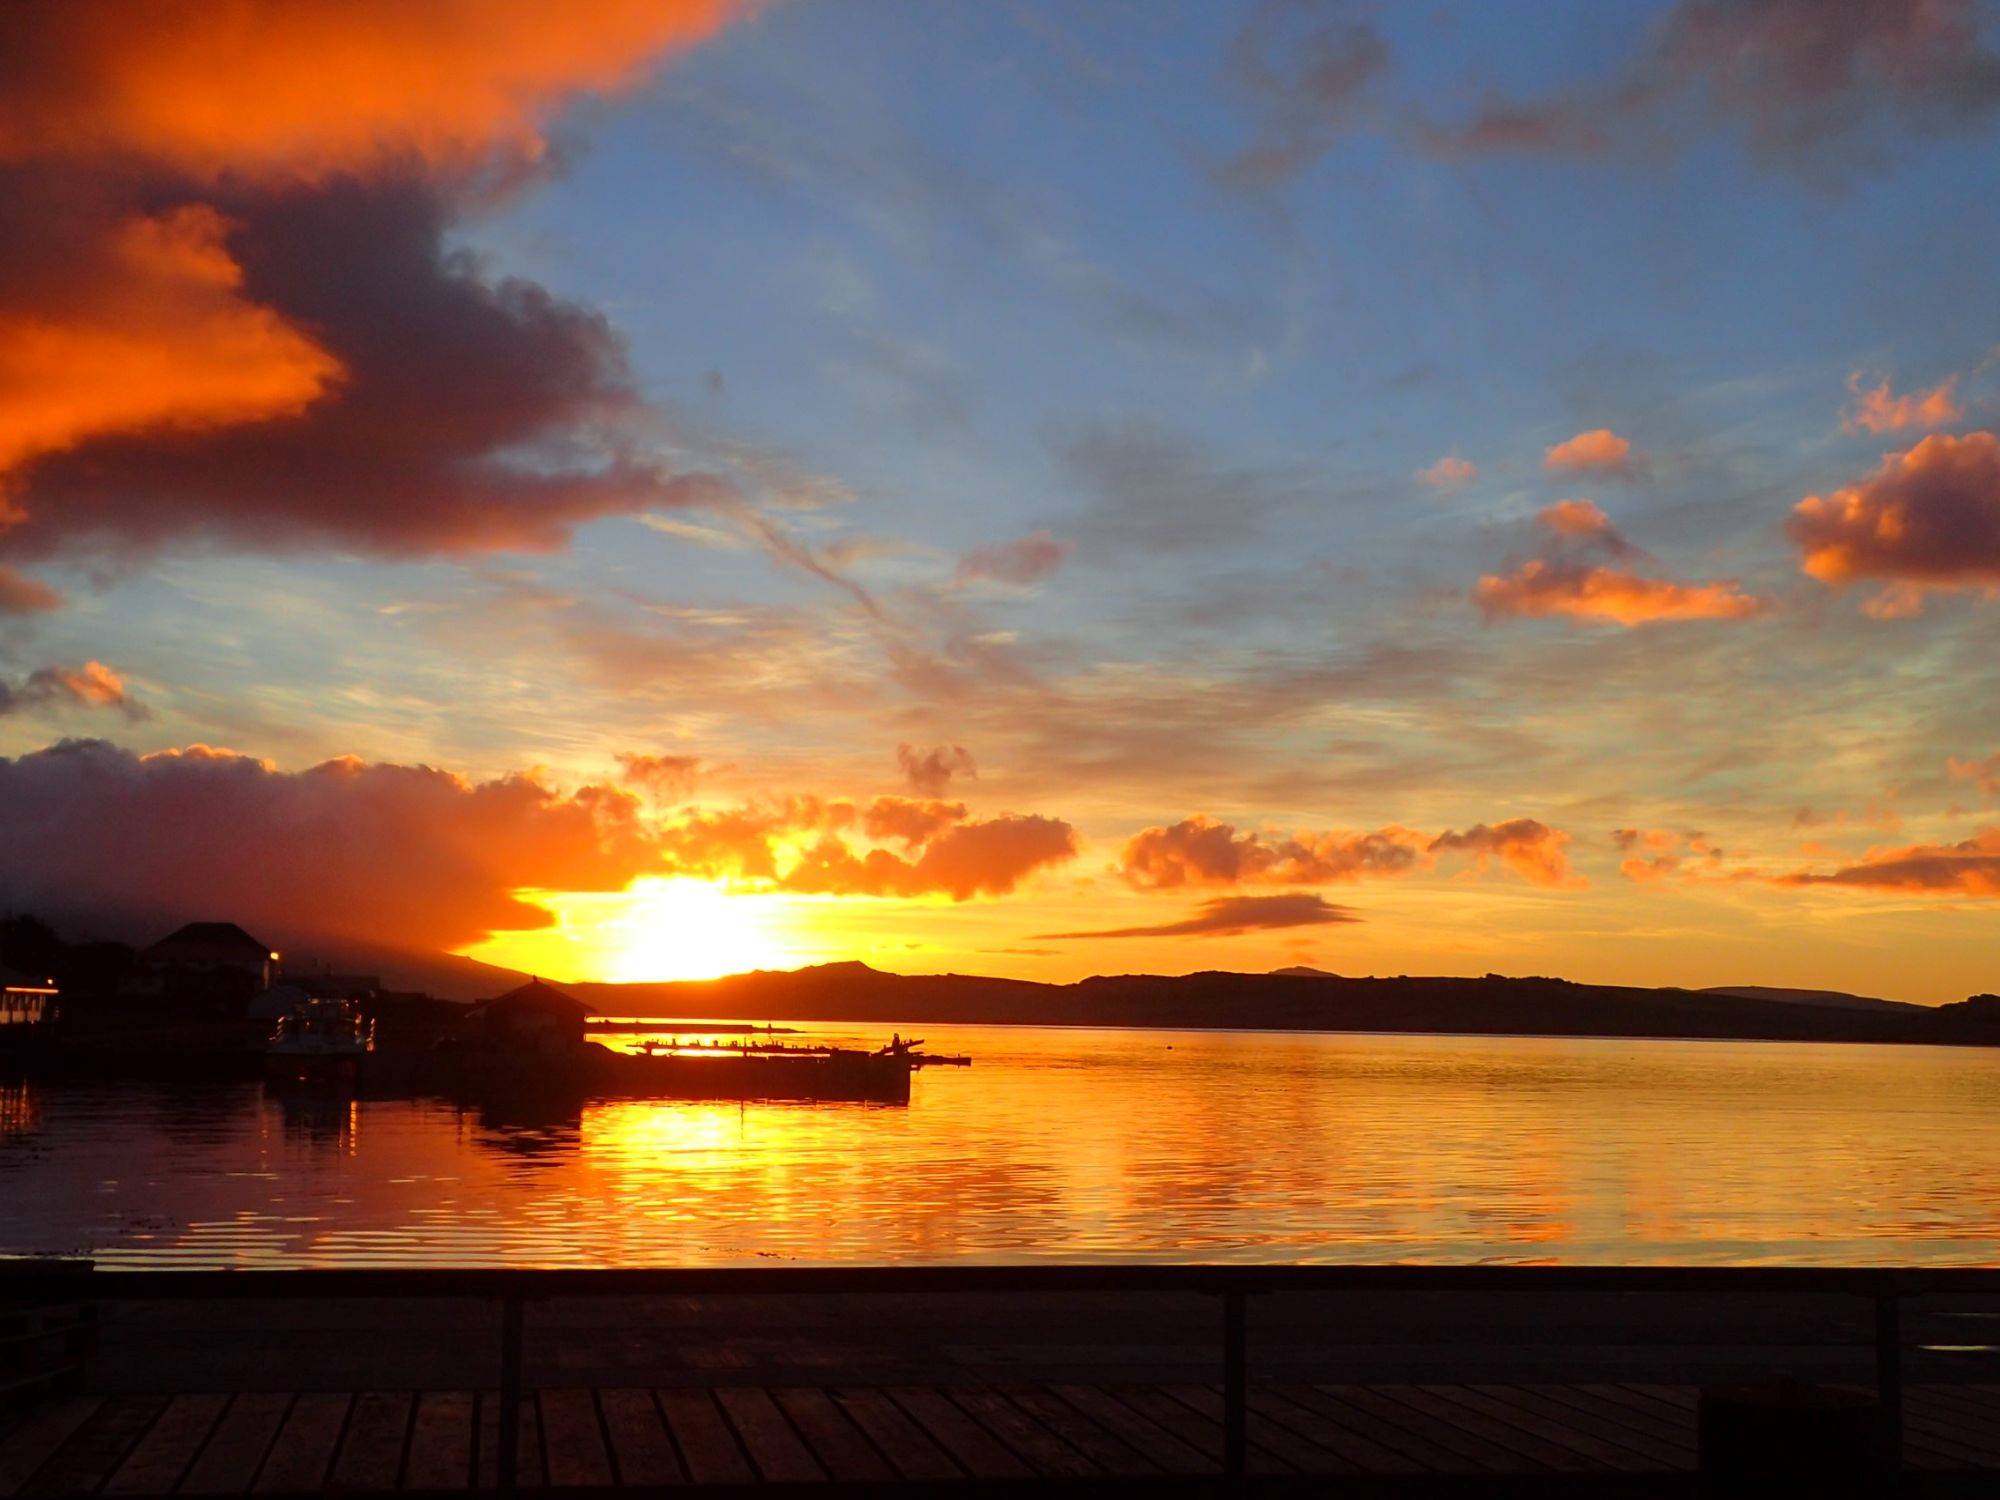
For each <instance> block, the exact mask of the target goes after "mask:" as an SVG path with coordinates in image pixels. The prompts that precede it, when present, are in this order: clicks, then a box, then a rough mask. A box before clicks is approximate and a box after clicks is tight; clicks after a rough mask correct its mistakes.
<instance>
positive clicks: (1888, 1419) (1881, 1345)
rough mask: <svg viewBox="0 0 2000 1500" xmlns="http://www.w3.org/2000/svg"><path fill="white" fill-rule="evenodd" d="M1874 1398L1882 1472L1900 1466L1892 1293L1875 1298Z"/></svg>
mask: <svg viewBox="0 0 2000 1500" xmlns="http://www.w3.org/2000/svg"><path fill="white" fill-rule="evenodd" d="M1875 1395H1876V1399H1877V1400H1878V1401H1879V1402H1880V1403H1881V1406H1882V1470H1883V1472H1884V1473H1885V1474H1891V1475H1893V1474H1897V1473H1900V1472H1901V1470H1902V1467H1903V1309H1902V1304H1901V1303H1900V1302H1899V1301H1898V1300H1897V1297H1896V1293H1895V1292H1893V1291H1887V1292H1878V1293H1877V1294H1876V1296H1875Z"/></svg>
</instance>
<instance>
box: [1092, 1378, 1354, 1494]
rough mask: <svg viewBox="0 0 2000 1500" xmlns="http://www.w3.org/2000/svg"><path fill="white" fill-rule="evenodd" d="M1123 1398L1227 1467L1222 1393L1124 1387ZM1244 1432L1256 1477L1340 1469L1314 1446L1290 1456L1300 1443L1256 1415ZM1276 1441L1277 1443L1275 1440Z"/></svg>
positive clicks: (1246, 1419)
mask: <svg viewBox="0 0 2000 1500" xmlns="http://www.w3.org/2000/svg"><path fill="white" fill-rule="evenodd" d="M1118 1395H1119V1396H1120V1397H1121V1398H1123V1400H1124V1402H1125V1404H1126V1405H1127V1406H1130V1407H1131V1408H1132V1409H1133V1410H1135V1411H1137V1412H1138V1413H1139V1414H1140V1415H1141V1416H1145V1417H1150V1418H1152V1419H1153V1420H1154V1421H1155V1422H1158V1423H1159V1424H1160V1425H1161V1426H1162V1427H1165V1428H1167V1429H1168V1431H1170V1432H1172V1433H1174V1434H1175V1435H1176V1436H1178V1437H1179V1438H1180V1439H1181V1440H1182V1441H1183V1442H1186V1443H1189V1444H1192V1445H1193V1446H1195V1447H1197V1448H1199V1449H1200V1450H1201V1451H1202V1452H1203V1453H1207V1454H1211V1455H1212V1456H1213V1461H1214V1462H1215V1464H1216V1465H1217V1466H1218V1467H1219V1466H1220V1465H1221V1463H1222V1393H1221V1392H1220V1391H1218V1390H1216V1389H1214V1388H1213V1387H1211V1386H1205V1385H1185V1384H1183V1385H1172V1386H1120V1387H1119V1389H1118ZM1243 1427H1244V1434H1245V1438H1246V1440H1247V1442H1248V1444H1249V1455H1248V1458H1249V1464H1250V1472H1251V1473H1252V1474H1311V1473H1315V1472H1325V1473H1332V1472H1335V1471H1336V1470H1337V1469H1338V1467H1339V1466H1338V1465H1337V1464H1335V1463H1334V1461H1333V1459H1332V1458H1331V1457H1330V1456H1329V1455H1325V1454H1320V1453H1318V1451H1317V1450H1316V1449H1312V1448H1311V1445H1310V1444H1306V1445H1304V1448H1305V1449H1306V1450H1310V1451H1309V1452H1301V1453H1300V1454H1299V1455H1298V1456H1294V1454H1292V1453H1289V1452H1287V1451H1286V1450H1287V1449H1288V1448H1293V1449H1297V1448H1299V1447H1300V1445H1299V1444H1298V1443H1297V1442H1296V1441H1293V1442H1287V1440H1286V1439H1287V1436H1288V1435H1287V1434H1285V1433H1282V1432H1280V1433H1277V1434H1273V1433H1271V1432H1270V1431H1268V1430H1267V1429H1268V1428H1269V1427H1270V1423H1269V1422H1268V1421H1266V1420H1265V1418H1263V1417H1262V1416H1260V1415H1258V1414H1257V1413H1256V1412H1254V1411H1246V1412H1245V1413H1244V1415H1243ZM1273 1437H1275V1439H1276V1441H1270V1439H1272V1438H1273ZM1302 1459H1303V1461H1301V1460H1302ZM1322 1460H1324V1463H1325V1467H1324V1468H1323V1469H1322V1468H1320V1467H1319V1465H1320V1463H1321V1461H1322Z"/></svg>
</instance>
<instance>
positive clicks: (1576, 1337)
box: [0, 1266, 2000, 1500]
mask: <svg viewBox="0 0 2000 1500" xmlns="http://www.w3.org/2000/svg"><path fill="white" fill-rule="evenodd" d="M0 1292H5V1293H9V1294H11V1296H12V1300H13V1303H14V1305H15V1306H17V1307H19V1306H27V1305H29V1304H30V1303H39V1304H41V1305H51V1304H65V1303H69V1304H75V1305H77V1306H86V1305H87V1306H91V1307H94V1308H95V1309H96V1317H95V1318H93V1319H84V1320H83V1321H82V1324H81V1325H80V1326H83V1327H85V1328H86V1329H88V1330H90V1332H89V1336H88V1338H86V1340H85V1341H84V1342H85V1345H86V1346H90V1345H94V1347H86V1349H85V1352H83V1353H82V1354H81V1355H80V1356H79V1357H78V1360H77V1362H76V1365H75V1368H73V1369H72V1370H71V1371H70V1372H69V1375H70V1379H69V1382H68V1383H69V1386H70V1388H69V1389H68V1390H58V1391H52V1392H50V1393H47V1394H45V1395H43V1396H42V1397H41V1399H40V1400H38V1401H36V1402H34V1403H33V1404H29V1405H25V1406H21V1407H17V1408H16V1409H14V1410H12V1411H10V1412H7V1413H5V1414H0V1500H11V1497H14V1496H48V1495H98V1494H103V1495H129V1496H143V1495H167V1494H260V1495H288V1494H289V1495H305V1494H311V1493H336V1492H389V1491H398V1492H405V1493H435V1494H443V1493H453V1492H470V1491H496V1492H508V1491H512V1490H519V1489H532V1490H537V1491H542V1492H545V1493H551V1494H553V1493H556V1492H572V1491H574V1492H580V1491H584V1490H609V1489H616V1488H624V1489H641V1490H657V1489H668V1488H673V1489H678V1490H685V1489H688V1488H694V1489H701V1490H711V1489H712V1490H717V1491H730V1490H738V1489H740V1490H744V1491H748V1490H751V1489H760V1490H761V1489H763V1488H765V1487H768V1486H772V1485H778V1486H787V1485H789V1486H795V1487H800V1488H811V1489H813V1490H814V1492H816V1493H831V1492H835V1491H839V1490H846V1491H849V1492H853V1493H873V1492H875V1491H876V1490H878V1489H881V1488H884V1487H900V1488H902V1489H905V1490H908V1491H911V1492H916V1491H919V1490H928V1489H931V1488H939V1489H943V1488H950V1489H952V1490H953V1491H955V1492H964V1493H973V1492H985V1491H1000V1490H1009V1489H1018V1490H1023V1491H1037V1492H1039V1491H1041V1490H1044V1489H1048V1488H1051V1487H1053V1488H1058V1489H1062V1488H1067V1489H1069V1490H1072V1491H1074V1492H1077V1493H1095V1492H1099V1491H1102V1490H1104V1489H1106V1488H1123V1489H1127V1490H1131V1491H1134V1492H1146V1493H1155V1492H1162V1491H1173V1492H1179V1493H1202V1494H1206V1493H1216V1494H1223V1493H1239V1492H1241V1491H1243V1490H1245V1489H1249V1490H1255V1491H1258V1492H1277V1493H1300V1494H1320V1493H1340V1494H1343V1495H1370V1494H1382V1495H1398V1496H1403V1495H1427V1494H1434V1495H1446V1494H1451V1495H1473V1494H1477V1495H1481V1496H1485V1495H1514V1494H1519V1495H1527V1494H1538V1495H1539V1494H1551V1495H1561V1494H1572V1495H1593V1496H1595V1495H1660V1496H1667V1495H1674V1496H1679V1495H1688V1496H1693V1495H1695V1494H1696V1493H1697V1489H1698V1479H1697V1475H1696V1467H1697V1449H1698V1441H1697V1440H1698V1434H1697V1404H1698V1400H1699V1392H1700V1389H1701V1387H1702V1385H1703V1384H1705V1383H1717V1382H1720V1383H1725V1384H1726V1383H1732V1382H1739V1381H1743V1380H1746V1379H1764V1378H1772V1377H1777V1376H1781V1375H1783V1376H1796V1377H1798V1378H1800V1379H1805V1380H1811V1381H1818V1382H1827V1383H1833V1384H1837V1385H1844V1386H1849V1387H1861V1388H1864V1389H1867V1390H1869V1391H1870V1392H1871V1393H1872V1394H1874V1395H1875V1396H1877V1397H1878V1398H1879V1401H1880V1410H1881V1412H1882V1413H1884V1414H1885V1418H1886V1420H1885V1421H1884V1422H1883V1423H1882V1424H1881V1425H1880V1426H1879V1428H1878V1426H1877V1425H1876V1424H1875V1423H1874V1421H1873V1419H1872V1417H1871V1418H1870V1421H1869V1425H1868V1426H1867V1428H1866V1429H1865V1430H1866V1432H1867V1433H1868V1436H1867V1438H1866V1440H1865V1443H1863V1445H1862V1446H1860V1447H1859V1448H1857V1450H1856V1451H1857V1453H1858V1454H1859V1455H1860V1456H1859V1458H1858V1459H1857V1466H1858V1469H1859V1471H1860V1472H1862V1473H1864V1474H1875V1475H1879V1476H1880V1479H1879V1482H1878V1484H1877V1490H1876V1492H1880V1493H1884V1494H1910V1495H1928V1494H1939V1495H1945V1494H1953V1495H1956V1494H1966V1495H1982V1494H1994V1493H2000V1369H1996V1368H1994V1366H1993V1364H1992V1363H1991V1362H1989V1361H1986V1360H1985V1359H1984V1356H1983V1354H1982V1352H1981V1351H1982V1349H1983V1348H1984V1346H1983V1345H1980V1346H1975V1345H1973V1344H1970V1343H1966V1342H1963V1340H1965V1339H1966V1338H1967V1337H1968V1335H1969V1331H1971V1330H1975V1329H1978V1328H1982V1327H1984V1326H1987V1325H1988V1324H1989V1323H1990V1322H1991V1321H1992V1320H1993V1319H1994V1318H1995V1317H1996V1315H2000V1273H1995V1272H1981V1271H1964V1272H1959V1271H1902V1270H1882V1271H1866V1270H1858V1271H1805V1270H1800V1271H1791V1270H1729V1269H1664V1270H1646V1269H1624V1268H1556V1267H1546V1268H1513V1267H1509V1268H1503V1267H1477V1268H1446V1267H1408V1266H1389V1267H1270V1266H1265V1267H1256V1266H1249V1267H1172V1266H1151V1267H1148V1266H1104V1267H949V1268H948V1267H930V1268H923V1267H916V1268H908V1269H880V1268H870V1269H849V1270H835V1269H825V1270H819V1269H807V1268H786V1269H772V1270H761V1269H741V1270H712V1271H694V1270H689V1271H602V1272H590V1271H582V1272H567V1271H552V1272H534V1271H436V1272H425V1271H325V1272H319V1271H301V1272H221V1273H214V1272H185V1273H173V1274H163V1273H130V1272H89V1271H83V1272H78V1271H75V1270H72V1269H66V1268H65V1269H61V1270H57V1271H54V1272H29V1273H26V1274H20V1273H16V1274H9V1275H4V1276H0ZM0 1300H4V1299H0ZM1315 1308H1316V1309H1317V1310H1315ZM1218 1313H1219V1316H1216V1315H1217V1314H1218ZM70 1326H71V1328H72V1329H74V1327H75V1326H79V1325H76V1324H71V1325H70ZM37 1337H42V1338H51V1337H54V1336H53V1335H38V1336H37ZM65 1347H69V1346H68V1345H65ZM1986 1352H1989V1353H1990V1352H1993V1351H1986ZM58 1373H60V1372H58ZM1906 1377H1907V1378H1906ZM1857 1430H1859V1429H1857ZM1892 1474H1893V1476H1894V1477H1893V1478H1891V1477H1890V1476H1891V1475H1892ZM1336 1482H1337V1488H1336V1487H1335V1483H1336Z"/></svg>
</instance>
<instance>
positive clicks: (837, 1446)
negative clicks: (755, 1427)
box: [771, 1386, 896, 1483]
mask: <svg viewBox="0 0 2000 1500" xmlns="http://www.w3.org/2000/svg"><path fill="white" fill-rule="evenodd" d="M771 1399H772V1400H773V1401H775V1402H777V1403H778V1407H779V1409H780V1410H781V1411H783V1412H784V1414H785V1415H786V1416H787V1417H790V1418H791V1420H792V1425H793V1426H794V1427H796V1428H797V1429H798V1431H799V1435H800V1436H801V1437H803V1438H804V1439H805V1441H806V1446H807V1447H809V1448H811V1449H812V1451H813V1455H814V1456H815V1457H816V1458H818V1459H819V1461H820V1465H821V1466H822V1467H823V1468H824V1469H825V1470H826V1472H827V1473H828V1474H830V1475H832V1476H833V1478H834V1479H836V1480H839V1481H840V1482H842V1483H868V1482H873V1481H879V1480H883V1479H893V1478H895V1477H896V1471H895V1470H894V1469H892V1468H890V1467H889V1461H888V1460H887V1459H885V1458H884V1457H883V1456H882V1455H881V1453H880V1452H878V1451H877V1450H876V1447H875V1445H874V1444H873V1443H871V1442H869V1441H868V1437H867V1435H866V1434H865V1433H863V1432H862V1431H861V1429H860V1428H858V1427H856V1426H855V1425H854V1423H853V1422H852V1421H850V1420H849V1419H848V1417H847V1414H846V1413H845V1412H843V1411H842V1410H841V1409H840V1407H839V1406H838V1405H837V1404H836V1403H835V1402H834V1400H833V1398H832V1397H830V1396H828V1395H827V1393H826V1392H825V1391H823V1390H820V1389H819V1388H818V1387H817V1386H785V1387H782V1388H781V1389H778V1390H774V1391H772V1392H771Z"/></svg>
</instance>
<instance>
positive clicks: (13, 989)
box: [0, 969, 58, 1026]
mask: <svg viewBox="0 0 2000 1500" xmlns="http://www.w3.org/2000/svg"><path fill="white" fill-rule="evenodd" d="M57 994H58V991H57V989H56V984H55V981H54V980H52V979H31V978H30V977H29V976H27V975H26V974H17V973H15V972H14V971H13V970H12V969H0V1026H39V1025H41V1024H42V1023H43V1022H45V1021H51V1020H53V1019H55V1009H56V996H57Z"/></svg>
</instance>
